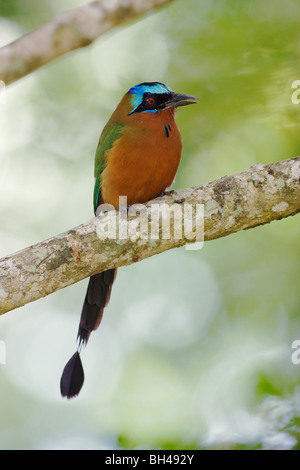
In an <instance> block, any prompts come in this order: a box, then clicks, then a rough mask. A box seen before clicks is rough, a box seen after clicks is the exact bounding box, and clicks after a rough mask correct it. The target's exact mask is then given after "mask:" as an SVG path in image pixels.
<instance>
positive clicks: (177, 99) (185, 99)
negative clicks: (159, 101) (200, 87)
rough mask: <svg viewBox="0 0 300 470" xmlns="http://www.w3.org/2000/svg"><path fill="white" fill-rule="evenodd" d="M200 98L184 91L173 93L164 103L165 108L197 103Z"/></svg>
mask: <svg viewBox="0 0 300 470" xmlns="http://www.w3.org/2000/svg"><path fill="white" fill-rule="evenodd" d="M197 101H199V100H198V98H196V97H195V96H192V95H184V94H182V93H173V95H172V96H171V97H170V99H169V100H168V101H165V103H164V106H163V107H164V109H167V108H178V107H179V106H187V105H188V104H196V103H197Z"/></svg>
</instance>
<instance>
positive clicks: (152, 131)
mask: <svg viewBox="0 0 300 470" xmlns="http://www.w3.org/2000/svg"><path fill="white" fill-rule="evenodd" d="M197 101H198V99H197V98H196V97H194V96H192V95H186V94H181V93H175V92H174V91H173V90H172V89H171V88H169V87H168V86H167V85H165V84H163V83H161V82H143V83H138V84H137V85H134V86H132V87H131V88H130V89H129V90H128V92H127V93H126V94H125V95H124V96H123V98H122V99H121V101H120V103H119V104H118V105H117V107H116V109H115V111H114V112H113V113H112V115H111V117H110V119H109V121H108V122H107V124H106V125H105V127H104V128H103V131H102V133H101V135H100V139H99V142H98V145H97V149H96V154H95V170H94V177H95V185H94V193H93V205H94V213H95V215H96V214H97V209H98V208H99V207H100V206H101V205H102V204H110V205H111V206H113V207H114V208H115V209H116V210H118V209H119V208H120V205H119V204H120V203H119V201H120V199H119V198H120V197H124V196H126V197H127V205H128V206H130V205H131V204H136V203H145V202H147V201H150V200H152V199H154V198H155V197H157V196H159V195H160V194H162V193H164V192H165V191H166V190H167V189H168V188H170V186H171V185H172V183H173V181H174V179H175V175H176V172H177V169H178V165H179V162H180V159H181V153H182V139H181V134H180V131H179V129H178V126H177V124H176V122H175V111H176V109H177V108H178V107H181V106H186V105H189V104H194V103H196V102H197ZM116 273H117V269H116V268H114V269H109V270H107V271H104V272H101V273H99V274H95V275H93V276H91V277H90V279H89V282H88V287H87V292H86V296H85V299H84V302H83V307H82V311H81V317H80V323H79V329H78V334H77V341H78V346H77V350H76V352H75V354H74V355H73V356H72V357H71V359H70V360H69V361H68V363H67V364H66V366H65V368H64V370H63V373H62V376H61V381H60V391H61V395H62V396H63V397H66V398H68V399H70V398H73V397H75V396H77V395H78V394H79V392H80V390H81V388H82V385H83V383H84V371H83V366H82V362H81V358H80V353H81V350H82V347H83V346H85V345H86V343H87V342H88V340H89V337H90V334H91V332H92V331H94V330H96V329H97V328H98V326H99V324H100V322H101V319H102V316H103V310H104V308H105V307H106V306H107V304H108V302H109V299H110V295H111V289H112V285H113V283H114V281H115V278H116Z"/></svg>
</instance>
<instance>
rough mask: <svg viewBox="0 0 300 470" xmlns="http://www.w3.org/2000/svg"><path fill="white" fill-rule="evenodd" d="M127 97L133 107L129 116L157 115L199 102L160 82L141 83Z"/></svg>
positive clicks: (132, 88)
mask: <svg viewBox="0 0 300 470" xmlns="http://www.w3.org/2000/svg"><path fill="white" fill-rule="evenodd" d="M127 95H129V105H130V107H131V110H130V112H129V114H128V115H129V116H131V115H134V114H137V113H151V114H155V113H159V112H160V111H164V110H166V109H172V108H173V109H174V108H178V107H179V106H186V105H188V104H194V103H196V102H197V101H198V99H197V98H195V97H194V96H191V95H184V94H181V93H175V92H174V91H173V90H171V88H169V87H168V86H166V85H164V84H163V83H160V82H144V83H139V84H138V85H135V86H133V87H131V88H130V90H129V91H128V93H127Z"/></svg>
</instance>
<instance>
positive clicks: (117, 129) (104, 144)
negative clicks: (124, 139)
mask: <svg viewBox="0 0 300 470" xmlns="http://www.w3.org/2000/svg"><path fill="white" fill-rule="evenodd" d="M123 127H124V125H123V124H111V125H107V126H106V127H104V129H103V131H102V134H101V136H100V139H99V143H98V146H97V150H96V155H95V174H94V175H95V187H94V212H95V213H96V210H97V207H98V205H99V204H98V201H99V196H100V193H101V175H102V172H103V170H104V168H105V164H106V159H105V154H106V152H107V150H109V149H111V148H112V146H113V144H114V142H115V141H116V140H118V139H119V138H120V137H121V135H122V130H123Z"/></svg>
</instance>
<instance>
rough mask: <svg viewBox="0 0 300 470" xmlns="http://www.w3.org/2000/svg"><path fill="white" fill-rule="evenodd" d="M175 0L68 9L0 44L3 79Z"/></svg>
mask: <svg viewBox="0 0 300 470" xmlns="http://www.w3.org/2000/svg"><path fill="white" fill-rule="evenodd" d="M170 1H172V0H101V1H94V2H91V3H88V4H86V5H83V6H81V7H79V8H76V9H73V10H69V11H66V12H64V13H62V14H60V15H59V16H58V17H57V18H55V19H54V20H53V21H50V22H49V23H46V24H45V25H43V26H41V27H40V28H38V29H36V30H34V31H32V32H30V33H28V34H26V35H24V36H23V37H21V38H19V39H17V40H16V41H14V42H12V43H11V44H8V45H7V46H4V47H2V48H0V79H1V80H2V81H3V82H4V83H5V84H6V85H8V84H10V83H12V82H14V81H16V80H18V79H19V78H21V77H24V76H25V75H28V74H29V73H31V72H33V71H34V70H36V69H38V68H40V67H42V66H43V65H45V64H47V63H49V62H50V61H52V60H53V59H56V58H57V57H60V56H61V55H63V54H66V53H67V52H70V51H73V50H74V49H78V48H81V47H85V46H88V45H90V44H91V43H92V42H94V41H95V39H97V38H98V37H99V36H101V35H102V34H104V33H106V32H107V31H109V30H110V29H113V28H115V27H117V26H119V25H121V24H123V23H125V22H128V21H129V20H131V19H133V18H136V17H137V16H140V15H142V14H144V13H146V12H148V11H150V10H153V9H154V8H157V7H160V6H162V5H164V4H167V3H169V2H170Z"/></svg>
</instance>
